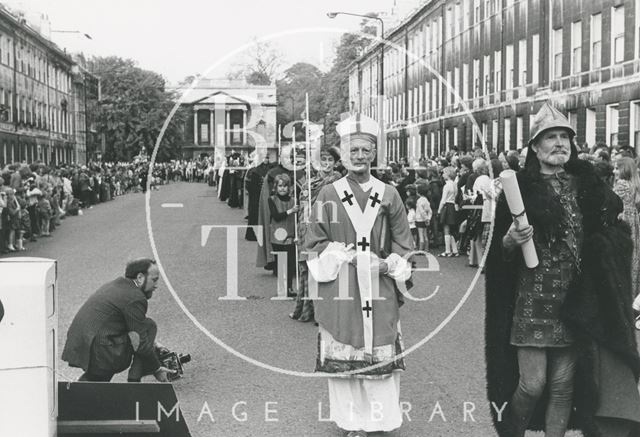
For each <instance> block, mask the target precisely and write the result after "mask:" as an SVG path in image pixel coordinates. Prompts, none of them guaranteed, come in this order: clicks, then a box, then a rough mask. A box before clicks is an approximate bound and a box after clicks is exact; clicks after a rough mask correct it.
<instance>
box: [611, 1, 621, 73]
mask: <svg viewBox="0 0 640 437" xmlns="http://www.w3.org/2000/svg"><path fill="white" fill-rule="evenodd" d="M611 47H612V50H611V61H612V62H611V63H612V64H617V63H619V62H622V61H624V6H618V7H617V8H613V9H612V10H611Z"/></svg>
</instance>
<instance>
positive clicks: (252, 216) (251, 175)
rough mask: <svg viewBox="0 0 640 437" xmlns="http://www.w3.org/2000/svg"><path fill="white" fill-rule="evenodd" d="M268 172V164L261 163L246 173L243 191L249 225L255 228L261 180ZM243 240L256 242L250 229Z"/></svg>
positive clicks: (258, 210)
mask: <svg viewBox="0 0 640 437" xmlns="http://www.w3.org/2000/svg"><path fill="white" fill-rule="evenodd" d="M268 171H269V164H267V163H266V162H263V163H261V164H260V165H259V166H257V167H254V168H252V169H250V170H249V171H247V175H246V178H245V189H246V192H247V197H248V201H249V202H248V203H249V205H248V209H249V211H248V215H249V223H248V224H249V225H253V226H255V225H257V224H258V214H259V212H260V191H261V190H262V182H263V179H264V177H265V176H266V175H267V173H268ZM244 238H245V239H246V240H248V241H256V235H255V232H253V229H252V228H247V232H246V233H245V236H244Z"/></svg>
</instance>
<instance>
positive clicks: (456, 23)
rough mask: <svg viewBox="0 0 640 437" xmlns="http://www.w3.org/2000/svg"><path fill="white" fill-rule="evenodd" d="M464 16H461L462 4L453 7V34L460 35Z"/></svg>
mask: <svg viewBox="0 0 640 437" xmlns="http://www.w3.org/2000/svg"><path fill="white" fill-rule="evenodd" d="M461 20H462V15H461V14H460V3H456V4H455V6H454V7H453V34H454V35H458V34H459V33H460V31H461V27H462V22H461Z"/></svg>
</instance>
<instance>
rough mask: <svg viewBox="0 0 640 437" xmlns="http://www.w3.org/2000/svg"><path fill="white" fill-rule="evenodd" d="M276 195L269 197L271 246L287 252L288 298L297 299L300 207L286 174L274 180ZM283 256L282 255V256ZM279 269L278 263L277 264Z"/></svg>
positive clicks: (278, 250) (275, 249)
mask: <svg viewBox="0 0 640 437" xmlns="http://www.w3.org/2000/svg"><path fill="white" fill-rule="evenodd" d="M273 186H274V190H275V194H273V195H272V196H271V197H269V211H270V212H271V223H270V232H269V235H270V237H271V245H272V246H273V250H274V251H275V252H285V253H286V256H287V270H286V272H285V277H286V281H287V296H288V297H295V293H294V292H293V287H292V284H293V277H294V276H295V272H296V246H295V242H294V239H295V226H296V218H295V213H296V212H298V205H296V204H295V199H294V198H293V197H292V196H291V194H290V192H291V178H290V177H289V175H287V174H286V173H283V174H279V175H277V176H276V177H275V178H274V183H273ZM280 256H282V255H280ZM276 269H277V263H276ZM276 271H277V270H276Z"/></svg>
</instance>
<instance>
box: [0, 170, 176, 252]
mask: <svg viewBox="0 0 640 437" xmlns="http://www.w3.org/2000/svg"><path fill="white" fill-rule="evenodd" d="M179 167H180V166H177V165H176V164H175V163H173V162H172V163H159V164H155V165H154V168H153V171H152V179H151V181H148V180H147V178H148V173H149V163H148V162H146V161H142V160H137V161H136V162H131V163H127V162H119V163H103V162H98V163H89V164H88V165H74V164H62V165H59V166H52V165H46V164H44V163H42V162H34V163H31V164H27V163H26V162H23V163H14V164H8V165H6V166H4V167H3V168H2V170H1V171H0V254H6V253H8V252H16V251H23V250H26V246H27V244H26V243H28V242H34V241H36V240H37V239H38V238H49V237H51V236H52V233H53V231H55V229H56V228H57V227H58V226H60V224H61V223H62V220H63V219H65V218H66V217H68V216H77V215H82V210H83V209H90V208H93V207H94V206H95V205H98V204H100V203H103V202H108V201H110V200H113V199H114V198H116V197H118V196H121V195H124V194H127V193H136V192H145V191H146V189H147V186H150V187H151V188H152V189H156V188H157V187H158V185H163V184H165V183H168V182H169V181H170V180H186V179H185V178H186V175H184V174H182V173H181V172H180V171H179ZM176 169H178V170H176ZM176 175H177V176H176ZM148 182H149V183H148Z"/></svg>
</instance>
